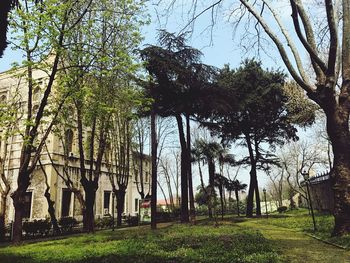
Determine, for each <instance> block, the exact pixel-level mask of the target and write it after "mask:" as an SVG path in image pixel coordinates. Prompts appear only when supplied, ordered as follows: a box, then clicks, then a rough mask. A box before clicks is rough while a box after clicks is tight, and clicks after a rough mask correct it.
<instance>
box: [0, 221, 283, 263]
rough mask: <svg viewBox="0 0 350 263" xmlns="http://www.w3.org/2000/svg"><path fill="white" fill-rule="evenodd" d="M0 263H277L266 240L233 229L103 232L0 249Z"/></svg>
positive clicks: (228, 225) (208, 226) (203, 227)
mask: <svg viewBox="0 0 350 263" xmlns="http://www.w3.org/2000/svg"><path fill="white" fill-rule="evenodd" d="M0 257H1V259H2V260H1V262H72V261H73V262H102V261H103V262H169V263H170V262H213V263H214V262H279V256H278V254H277V253H276V251H275V250H274V249H273V248H272V246H271V245H270V243H269V242H268V240H267V239H265V238H264V237H263V236H262V234H260V233H259V232H257V231H255V230H249V229H244V228H240V227H237V226H236V225H235V224H234V223H232V222H231V223H230V222H225V224H223V225H221V226H219V227H214V226H212V223H210V224H202V225H196V226H189V225H174V226H172V227H168V228H165V229H160V230H156V231H150V230H148V229H144V228H139V229H138V228H136V229H128V230H122V231H115V232H111V231H103V232H98V233H96V234H95V235H92V234H90V235H81V236H76V237H70V238H67V239H63V240H56V241H47V242H39V243H35V244H27V245H23V246H20V247H7V248H2V249H0Z"/></svg>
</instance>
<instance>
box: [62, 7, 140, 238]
mask: <svg viewBox="0 0 350 263" xmlns="http://www.w3.org/2000/svg"><path fill="white" fill-rule="evenodd" d="M141 9H142V3H134V2H133V1H99V2H96V3H94V4H93V8H92V10H91V11H89V12H88V16H87V17H86V18H84V19H82V20H81V25H80V27H79V28H78V29H77V30H76V31H75V32H74V34H72V36H71V38H70V41H72V42H73V43H77V47H76V48H75V49H71V50H69V51H67V52H66V53H65V61H64V62H65V63H66V67H67V70H66V75H65V81H66V84H67V86H66V88H67V89H68V90H69V91H70V92H71V94H70V99H71V102H72V104H73V105H74V108H75V114H74V117H75V118H76V121H75V124H76V127H77V131H78V136H77V137H78V146H79V163H80V183H81V185H82V186H83V189H84V193H85V195H84V199H83V200H82V201H83V203H84V205H83V206H82V207H83V225H84V229H85V230H86V231H89V232H91V231H94V204H95V198H96V191H97V189H98V186H99V185H98V184H99V178H100V176H101V167H102V165H103V158H104V156H105V151H106V149H107V146H108V145H107V139H108V136H109V132H110V130H111V129H113V128H115V132H117V131H120V132H121V134H120V135H118V134H113V136H109V137H110V138H111V137H112V139H110V142H111V143H112V142H115V143H114V144H113V145H112V144H111V145H110V151H111V152H114V153H115V155H114V158H113V159H112V158H110V160H111V161H112V162H114V164H113V165H117V164H118V163H121V164H123V165H125V166H123V167H122V168H120V169H122V171H119V170H117V171H113V172H114V174H116V175H118V176H120V177H119V179H117V184H118V187H120V188H118V189H114V191H115V192H116V194H117V199H118V200H119V202H118V206H120V207H121V208H119V210H118V211H120V210H121V209H122V208H123V205H124V203H123V202H122V200H121V199H122V198H124V196H125V189H124V184H125V183H126V185H127V182H128V178H129V176H130V174H129V170H130V166H129V164H130V156H129V153H130V149H131V148H130V147H131V142H130V139H131V137H130V136H131V132H130V126H129V122H130V120H129V119H128V117H127V116H126V117H124V115H123V116H119V115H118V113H120V108H119V104H121V105H123V106H125V107H126V109H129V110H133V109H132V108H131V107H130V105H129V104H128V103H129V100H130V94H129V93H128V92H129V91H130V90H129V89H125V88H126V87H128V86H129V85H131V81H130V79H131V76H133V75H134V74H135V71H136V69H137V68H138V66H137V64H136V63H135V59H134V56H133V53H132V52H133V49H134V48H135V47H136V46H137V45H138V43H139V42H140V34H139V25H141V24H143V20H142V19H141V18H140V16H139V15H140V13H141ZM122 113H123V114H124V113H125V112H124V111H122ZM86 135H87V136H86ZM124 143H125V145H123V144H124ZM112 146H113V147H114V148H113V149H112ZM121 153H124V154H125V156H124V154H121ZM86 161H87V163H88V164H86ZM118 169H119V168H118ZM111 173H112V172H111ZM125 188H126V186H125ZM118 220H119V219H118Z"/></svg>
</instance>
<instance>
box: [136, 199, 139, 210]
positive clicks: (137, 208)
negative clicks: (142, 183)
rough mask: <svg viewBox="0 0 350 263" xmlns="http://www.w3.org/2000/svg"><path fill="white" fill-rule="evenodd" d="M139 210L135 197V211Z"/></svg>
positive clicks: (137, 200)
mask: <svg viewBox="0 0 350 263" xmlns="http://www.w3.org/2000/svg"><path fill="white" fill-rule="evenodd" d="M138 211H139V199H137V198H135V212H138Z"/></svg>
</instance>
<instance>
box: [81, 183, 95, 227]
mask: <svg viewBox="0 0 350 263" xmlns="http://www.w3.org/2000/svg"><path fill="white" fill-rule="evenodd" d="M82 185H83V188H84V192H85V210H84V211H83V212H84V213H83V229H84V231H86V232H88V233H90V232H94V226H95V224H94V223H95V216H94V205H95V199H96V191H97V185H96V184H95V182H93V181H92V182H90V181H85V182H84V183H82Z"/></svg>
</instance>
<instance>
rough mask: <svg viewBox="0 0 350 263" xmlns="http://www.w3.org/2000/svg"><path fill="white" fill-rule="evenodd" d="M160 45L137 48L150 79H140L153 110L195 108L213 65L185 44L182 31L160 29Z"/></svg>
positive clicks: (172, 113) (193, 110)
mask: <svg viewBox="0 0 350 263" xmlns="http://www.w3.org/2000/svg"><path fill="white" fill-rule="evenodd" d="M159 42H160V46H152V45H150V46H148V47H146V48H145V49H143V50H141V51H140V55H141V58H142V60H143V61H144V62H145V67H146V69H147V70H148V72H149V74H150V80H151V81H147V82H145V83H144V85H143V86H144V88H145V91H146V94H147V97H149V98H152V99H153V107H154V109H155V111H156V112H157V114H159V115H161V116H163V117H167V116H176V115H181V114H184V113H187V114H190V115H193V114H195V113H196V112H197V111H198V109H199V104H200V99H201V96H200V91H201V90H202V89H203V88H204V87H208V86H210V85H211V78H212V76H213V75H214V74H215V71H216V70H215V68H214V67H211V66H208V65H205V64H203V63H201V61H200V58H201V55H202V53H201V52H200V51H199V50H197V49H195V48H192V47H190V46H188V45H187V44H186V33H183V34H180V35H175V34H173V33H169V32H166V31H164V30H160V32H159Z"/></svg>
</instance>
